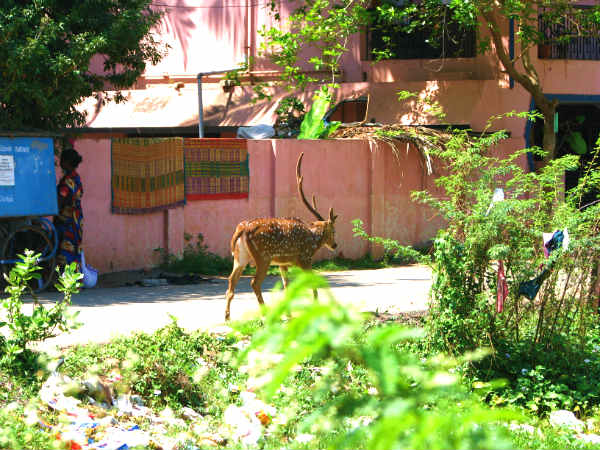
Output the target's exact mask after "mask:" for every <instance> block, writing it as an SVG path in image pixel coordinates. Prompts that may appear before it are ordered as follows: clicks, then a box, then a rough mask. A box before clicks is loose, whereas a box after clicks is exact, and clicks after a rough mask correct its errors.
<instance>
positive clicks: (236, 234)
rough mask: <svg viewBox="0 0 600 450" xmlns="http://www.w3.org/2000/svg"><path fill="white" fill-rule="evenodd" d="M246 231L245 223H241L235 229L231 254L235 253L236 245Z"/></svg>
mask: <svg viewBox="0 0 600 450" xmlns="http://www.w3.org/2000/svg"><path fill="white" fill-rule="evenodd" d="M245 231H246V224H245V223H243V222H242V223H240V224H239V225H238V226H237V228H236V229H235V231H234V233H233V236H231V253H235V244H236V243H237V240H238V239H239V238H240V236H241V235H242V234H244V232H245Z"/></svg>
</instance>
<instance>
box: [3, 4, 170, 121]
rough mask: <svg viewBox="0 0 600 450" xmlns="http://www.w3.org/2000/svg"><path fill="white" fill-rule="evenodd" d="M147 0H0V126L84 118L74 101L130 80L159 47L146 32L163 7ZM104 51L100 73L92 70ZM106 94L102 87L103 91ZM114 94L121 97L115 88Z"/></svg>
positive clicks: (157, 53)
mask: <svg viewBox="0 0 600 450" xmlns="http://www.w3.org/2000/svg"><path fill="white" fill-rule="evenodd" d="M149 5H150V0H3V1H0V30H1V31H0V74H1V77H0V79H1V80H2V83H0V128H3V129H9V130H23V129H32V128H34V129H45V130H52V129H57V128H62V127H68V126H77V125H83V124H84V123H85V117H84V115H83V114H82V113H81V112H79V111H77V110H76V109H75V106H76V105H77V104H79V103H80V102H81V101H82V100H83V99H84V98H86V97H89V96H91V95H95V96H96V97H97V98H98V99H99V100H101V101H103V102H104V101H107V100H109V98H108V97H107V95H106V92H107V91H108V90H113V89H114V90H119V89H123V88H126V87H129V86H131V85H133V83H134V82H135V80H136V79H137V78H138V77H139V76H140V75H141V74H142V73H143V71H144V69H145V67H146V64H147V63H148V62H150V63H152V64H156V63H157V62H158V61H159V60H160V58H161V56H162V51H161V49H160V47H159V45H158V43H157V42H156V41H155V40H154V38H153V37H152V35H151V34H150V30H151V28H152V27H153V26H154V25H155V24H156V23H157V22H158V20H159V19H160V16H161V13H159V12H156V11H153V10H152V9H150V6H149ZM94 56H96V57H97V58H103V68H104V72H103V73H94V72H92V71H91V70H90V62H91V60H92V58H93V57H94ZM103 94H104V95H103ZM114 99H115V100H116V101H121V100H123V97H122V96H121V95H119V94H117V95H115V96H114Z"/></svg>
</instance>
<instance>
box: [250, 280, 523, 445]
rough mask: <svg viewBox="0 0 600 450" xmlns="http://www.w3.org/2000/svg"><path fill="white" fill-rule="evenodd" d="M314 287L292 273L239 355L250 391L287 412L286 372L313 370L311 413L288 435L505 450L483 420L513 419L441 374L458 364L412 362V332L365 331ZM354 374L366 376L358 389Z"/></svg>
mask: <svg viewBox="0 0 600 450" xmlns="http://www.w3.org/2000/svg"><path fill="white" fill-rule="evenodd" d="M323 287H324V280H323V279H322V278H321V277H317V276H315V275H313V274H311V273H301V274H299V275H298V276H297V277H296V279H295V280H294V281H293V282H292V283H291V284H290V285H289V286H288V289H287V290H286V291H285V295H284V297H283V299H282V300H281V301H280V302H279V303H277V304H276V305H274V306H270V307H269V309H268V311H267V316H266V318H265V321H264V326H263V328H262V329H259V330H258V331H257V332H256V333H255V334H254V336H253V337H252V340H251V343H250V346H249V347H248V348H247V349H246V350H245V351H244V352H243V353H242V354H241V355H240V359H239V364H244V366H243V367H244V369H245V371H246V372H247V373H248V375H249V377H250V379H249V383H252V385H253V386H258V391H257V392H258V393H259V394H260V395H262V396H263V397H265V398H266V399H273V398H274V397H275V396H277V399H278V401H279V402H282V403H284V404H285V403H286V401H287V403H289V404H290V407H291V408H293V407H294V406H296V405H294V402H295V398H294V397H291V398H286V397H285V395H286V394H284V393H285V392H287V391H289V390H290V389H289V387H290V386H293V385H294V380H295V378H294V377H296V376H299V375H296V374H303V373H304V372H305V371H306V370H307V368H310V367H313V368H314V366H315V365H318V366H319V367H318V369H319V370H318V372H319V373H320V376H319V377H318V379H317V380H315V382H314V383H313V384H312V386H311V387H310V389H311V391H312V392H311V393H310V395H308V397H309V398H312V399H314V400H313V401H314V402H315V403H317V409H315V410H313V411H312V412H311V414H310V415H308V416H305V418H304V420H300V423H299V428H298V432H303V431H306V432H311V433H323V435H326V436H331V437H330V438H329V440H328V441H327V444H328V447H329V448H336V449H337V448H369V449H389V448H414V449H429V448H439V449H443V448H509V444H508V442H507V441H506V439H505V437H504V435H505V432H504V430H502V429H500V428H497V427H495V426H494V425H492V424H493V423H496V422H497V421H500V420H504V421H506V420H509V419H510V418H514V417H515V415H514V414H511V413H508V412H506V411H502V410H496V411H491V410H486V409H485V408H484V407H483V405H481V404H480V403H479V402H478V401H477V399H475V398H474V397H472V396H471V395H470V394H469V393H467V392H466V390H465V389H464V388H462V387H461V386H460V384H459V377H458V375H457V374H456V373H452V372H450V371H449V369H451V370H454V367H455V366H456V364H457V363H460V362H461V361H460V360H458V361H457V360H454V359H452V358H444V357H436V358H431V359H430V360H423V361H421V360H419V359H418V358H417V356H416V355H415V354H414V353H412V352H411V351H410V350H409V349H408V348H407V342H410V341H411V340H415V339H418V338H420V337H421V336H422V332H421V331H418V330H411V329H406V328H404V327H401V326H398V325H387V326H377V327H373V328H370V329H365V327H364V324H363V321H362V317H361V315H360V314H358V313H357V312H355V311H353V310H351V309H349V308H347V307H345V306H343V305H342V304H340V303H338V302H337V301H335V299H333V298H332V297H331V296H330V295H329V293H328V292H327V291H324V290H323V289H322V290H321V292H320V295H319V299H318V300H317V299H315V298H314V297H313V295H312V290H313V289H316V288H323ZM323 294H325V295H323ZM474 357H475V356H469V357H468V358H474ZM355 374H356V375H355ZM358 374H366V379H365V381H364V383H365V384H366V385H365V386H364V387H363V388H362V389H360V388H358V386H357V384H358V383H357V382H356V380H355V378H354V377H355V376H358ZM257 380H260V381H262V383H257V382H256V381H257ZM292 392H293V389H292ZM303 395H305V396H307V395H306V393H304V394H303ZM297 407H300V406H297ZM303 413H304V411H303V412H300V411H299V414H300V415H302V414H303ZM475 430H477V431H475ZM321 442H324V441H321Z"/></svg>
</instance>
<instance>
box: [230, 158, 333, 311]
mask: <svg viewBox="0 0 600 450" xmlns="http://www.w3.org/2000/svg"><path fill="white" fill-rule="evenodd" d="M302 156H303V155H300V157H299V158H298V164H297V166H296V181H297V185H298V193H299V195H300V198H301V200H302V202H303V203H304V205H305V206H306V207H307V209H308V210H309V211H310V212H311V213H312V214H313V215H314V216H315V217H316V218H317V221H316V222H312V223H310V224H307V223H305V222H303V221H302V220H300V219H298V218H296V217H285V218H263V219H254V220H244V221H242V222H241V223H240V224H239V225H238V226H237V228H236V230H235V232H234V234H233V236H232V239H231V248H232V252H233V257H234V264H233V271H232V272H231V275H230V276H229V286H228V288H227V293H226V300H227V306H226V309H225V320H229V312H230V305H231V300H232V299H233V296H234V291H235V287H236V285H237V282H238V281H239V278H240V276H241V274H242V271H243V270H244V267H245V266H246V264H247V263H248V262H251V261H253V262H254V264H255V265H256V275H255V276H254V278H253V279H252V282H251V285H252V288H253V290H254V293H255V294H256V298H257V300H258V302H259V304H261V305H262V304H264V301H263V298H262V293H261V284H262V281H263V280H264V278H265V276H266V274H267V269H268V266H269V265H270V264H275V265H279V266H283V267H287V266H290V265H298V266H300V267H302V268H303V269H310V265H311V259H312V257H313V256H314V254H315V253H316V252H317V250H319V249H320V248H321V247H322V246H324V245H325V246H326V247H328V248H330V249H332V250H333V249H335V248H336V247H337V244H336V243H335V231H334V223H335V219H336V217H337V216H335V215H334V214H333V209H330V210H329V218H328V219H327V220H325V219H324V218H323V216H321V215H320V214H319V212H318V211H317V209H316V201H315V198H314V196H313V204H312V206H311V204H310V203H309V202H308V201H307V200H306V197H305V196H304V192H303V190H302V176H301V175H300V167H301V163H302ZM240 242H241V243H240ZM242 248H243V249H242ZM242 250H243V251H242ZM284 271H285V269H284V270H282V278H284ZM285 284H286V282H285V279H284V286H285Z"/></svg>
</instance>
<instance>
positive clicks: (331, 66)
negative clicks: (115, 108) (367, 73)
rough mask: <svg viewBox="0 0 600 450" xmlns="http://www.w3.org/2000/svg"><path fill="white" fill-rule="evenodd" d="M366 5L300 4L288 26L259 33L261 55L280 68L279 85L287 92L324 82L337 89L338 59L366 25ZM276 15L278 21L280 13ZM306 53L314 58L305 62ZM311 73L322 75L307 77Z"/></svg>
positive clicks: (359, 0)
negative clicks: (281, 84)
mask: <svg viewBox="0 0 600 450" xmlns="http://www.w3.org/2000/svg"><path fill="white" fill-rule="evenodd" d="M367 5H368V2H366V1H365V0H341V1H339V0H314V1H310V2H301V4H300V6H299V7H298V8H297V9H296V10H295V11H294V12H293V13H292V14H291V15H290V17H289V19H288V20H287V24H285V25H284V26H281V27H278V28H271V29H266V28H263V29H262V30H261V31H260V35H261V36H262V37H263V39H264V41H263V43H262V46H261V50H262V54H263V56H268V57H269V59H270V60H271V61H272V62H274V63H275V64H276V65H278V66H279V67H281V68H282V70H283V73H282V75H281V81H282V82H283V83H284V84H286V85H287V86H288V87H289V88H290V89H295V88H299V89H304V88H306V86H307V85H308V84H309V83H313V82H327V86H328V87H329V88H330V89H333V88H335V87H336V86H337V85H336V81H337V79H338V74H339V72H340V61H341V58H342V56H343V55H344V54H345V53H346V52H348V47H349V46H348V44H349V39H350V36H352V35H353V34H355V33H358V32H359V31H361V28H362V27H363V26H365V25H366V24H367V22H368V17H369V14H368V12H367ZM274 8H275V7H274ZM275 11H276V17H279V10H278V9H276V8H275ZM283 30H289V31H283ZM306 53H310V54H314V56H311V57H310V58H309V59H308V61H306V60H305V58H304V55H305V54H306ZM306 63H308V66H309V69H308V71H307V70H306ZM311 70H314V71H317V72H325V73H324V74H310V75H309V74H307V72H310V71H311Z"/></svg>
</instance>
